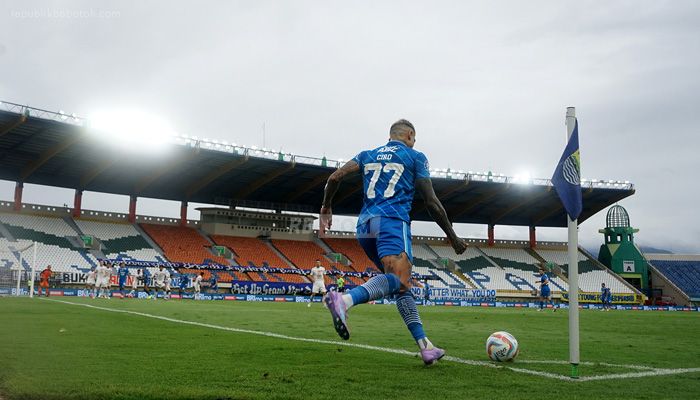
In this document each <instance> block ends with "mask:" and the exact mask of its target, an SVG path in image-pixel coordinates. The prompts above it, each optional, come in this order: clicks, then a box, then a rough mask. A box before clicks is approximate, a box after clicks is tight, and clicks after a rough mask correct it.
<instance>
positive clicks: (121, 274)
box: [117, 268, 129, 282]
mask: <svg viewBox="0 0 700 400" xmlns="http://www.w3.org/2000/svg"><path fill="white" fill-rule="evenodd" d="M117 275H118V276H119V282H126V277H127V276H129V269H128V268H119V271H117Z"/></svg>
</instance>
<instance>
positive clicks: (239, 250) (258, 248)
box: [211, 235, 288, 268]
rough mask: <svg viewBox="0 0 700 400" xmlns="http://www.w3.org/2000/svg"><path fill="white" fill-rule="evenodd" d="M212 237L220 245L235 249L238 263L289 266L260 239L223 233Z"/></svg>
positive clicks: (278, 266)
mask: <svg viewBox="0 0 700 400" xmlns="http://www.w3.org/2000/svg"><path fill="white" fill-rule="evenodd" d="M211 238H212V240H213V241H214V243H216V244H218V245H219V246H226V247H228V248H229V249H231V250H233V252H234V253H236V255H237V257H236V258H235V260H236V262H237V263H238V265H243V266H247V265H248V262H252V263H253V265H256V266H259V267H262V266H263V265H264V264H263V263H267V264H268V265H269V266H270V267H274V268H288V266H287V263H285V262H284V261H283V260H282V259H280V258H279V257H277V254H275V253H274V252H273V251H272V250H270V248H269V247H267V245H266V244H265V243H264V242H263V241H262V240H260V239H256V238H247V237H237V236H221V235H212V236H211Z"/></svg>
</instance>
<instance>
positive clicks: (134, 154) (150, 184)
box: [0, 102, 635, 227]
mask: <svg viewBox="0 0 700 400" xmlns="http://www.w3.org/2000/svg"><path fill="white" fill-rule="evenodd" d="M87 125H88V123H87V121H86V120H85V119H83V118H80V117H77V116H75V115H67V114H64V113H63V112H59V113H54V112H51V111H46V110H41V109H36V108H29V107H26V106H21V105H17V104H13V103H7V102H3V103H0V179H4V180H9V181H16V182H25V183H32V184H39V185H48V186H56V187H63V188H72V189H80V190H88V191H95V192H104V193H112V194H122V195H131V196H139V197H149V198H156V199H166V200H176V201H190V202H197V203H205V204H217V205H227V206H234V205H236V206H245V207H254V208H265V209H277V210H286V211H297V212H312V213H315V212H318V208H319V206H320V204H321V199H322V195H323V186H324V183H325V180H326V178H327V177H328V176H329V175H330V173H331V172H332V171H333V170H335V168H336V167H337V165H338V164H339V163H340V162H341V161H328V160H325V159H323V158H314V157H303V156H298V155H292V154H281V153H278V152H275V151H271V150H266V149H257V148H255V147H251V148H248V147H243V146H238V145H235V144H232V143H231V144H229V143H226V142H217V141H215V140H209V139H198V138H196V137H187V136H179V137H177V138H175V139H173V140H172V142H170V143H168V144H167V151H165V152H153V153H150V152H148V151H145V152H144V151H127V150H119V149H117V148H115V147H114V146H113V144H111V143H110V141H109V138H106V137H100V136H99V135H95V134H92V133H91V130H90V129H89V128H88V127H87ZM145 150H148V149H145ZM432 174H433V177H434V178H433V185H434V186H435V192H436V193H437V195H438V197H439V198H440V199H441V200H442V201H443V204H444V206H445V208H446V210H447V212H448V214H449V215H450V217H451V218H452V219H453V221H454V222H459V223H478V224H493V225H523V226H551V227H564V226H566V214H565V212H564V209H563V208H562V206H561V203H560V201H559V199H558V197H557V195H556V192H555V191H554V190H553V188H552V186H551V183H550V182H549V180H543V179H534V180H530V179H528V180H527V181H525V182H523V181H518V180H517V179H514V178H511V177H506V176H503V175H495V176H493V175H488V174H483V173H477V174H474V173H471V172H463V171H449V170H433V171H432ZM583 187H584V190H583V213H582V214H581V217H580V218H579V221H584V220H586V219H587V218H589V217H590V216H592V215H594V214H595V213H597V212H598V211H600V210H602V209H604V208H606V207H608V206H609V205H611V204H614V203H615V202H617V201H619V200H621V199H624V198H625V197H628V196H631V195H632V194H634V192H635V190H634V186H633V185H632V184H630V183H629V182H618V181H595V182H591V181H587V182H584V183H583ZM360 189H361V181H360V177H359V176H356V177H354V178H352V179H349V180H347V181H346V182H344V183H343V184H342V186H341V188H340V190H339V192H338V194H337V195H336V197H335V201H334V207H333V210H334V213H335V214H338V215H356V214H358V212H359V210H360V206H361V202H362V199H361V197H362V191H361V190H360ZM413 218H414V219H416V220H430V219H431V218H430V216H429V215H428V213H427V211H426V210H425V207H424V206H423V203H422V200H421V199H420V198H419V196H417V197H416V201H415V202H414V205H413Z"/></svg>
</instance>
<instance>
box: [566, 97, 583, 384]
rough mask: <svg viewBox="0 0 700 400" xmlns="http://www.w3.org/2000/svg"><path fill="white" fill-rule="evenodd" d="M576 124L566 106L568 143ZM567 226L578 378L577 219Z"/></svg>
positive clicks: (574, 362)
mask: <svg viewBox="0 0 700 400" xmlns="http://www.w3.org/2000/svg"><path fill="white" fill-rule="evenodd" d="M575 126H576V108H575V107H567V108H566V141H567V143H568V141H569V139H570V138H571V135H572V133H573V131H574V127H575ZM566 219H567V221H568V227H569V244H568V252H569V276H568V278H569V362H570V363H571V377H572V378H574V379H578V364H579V361H580V360H579V358H580V357H579V356H580V355H579V319H578V314H579V310H578V219H575V220H572V219H571V217H569V216H568V214H567V216H566Z"/></svg>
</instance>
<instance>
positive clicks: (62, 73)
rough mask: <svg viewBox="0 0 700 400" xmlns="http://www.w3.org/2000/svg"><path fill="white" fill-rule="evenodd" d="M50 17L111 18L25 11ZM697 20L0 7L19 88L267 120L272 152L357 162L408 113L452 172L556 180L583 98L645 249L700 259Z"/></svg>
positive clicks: (189, 114) (7, 56) (371, 10)
mask: <svg viewBox="0 0 700 400" xmlns="http://www.w3.org/2000/svg"><path fill="white" fill-rule="evenodd" d="M36 9H39V10H43V9H46V10H56V9H57V10H68V11H71V10H72V11H75V10H78V11H81V10H83V11H85V10H88V11H89V10H92V11H93V14H91V16H89V17H84V18H79V17H75V18H66V17H64V18H60V17H48V16H46V15H45V16H44V17H41V16H40V17H36V18H22V17H20V16H18V15H17V12H21V11H25V12H27V11H28V12H31V11H32V10H36ZM95 11H96V12H98V14H97V15H98V16H96V15H95V14H94V12H95ZM104 11H109V12H112V13H113V14H111V15H112V17H110V18H104V17H99V12H104ZM13 13H14V14H13ZM698 20H700V6H699V5H698V3H697V2H693V1H673V2H657V1H653V2H652V1H648V2H640V1H634V2H628V1H610V2H599V1H594V2H588V1H583V2H581V1H567V2H564V1H562V2H555V3H552V2H477V3H469V4H467V3H466V2H447V1H444V2H432V3H425V2H369V1H365V2H353V3H352V4H349V3H343V2H319V1H306V2H293V3H290V2H233V3H219V2H198V3H196V5H195V4H194V3H192V5H190V6H189V7H187V8H179V7H173V6H172V5H171V3H169V2H148V3H143V4H139V3H110V2H80V1H75V2H69V3H64V2H60V3H59V2H55V3H53V2H51V3H30V4H25V3H23V2H15V3H13V4H4V5H3V6H2V9H0V37H2V38H6V39H0V42H2V43H0V73H2V74H3V76H5V77H12V78H11V79H5V80H3V82H2V83H0V90H2V96H1V97H2V98H4V99H8V100H13V101H16V102H21V103H28V104H31V105H35V106H40V107H44V108H48V109H64V110H66V111H70V112H77V113H80V114H89V113H91V112H93V111H95V110H99V109H106V108H110V107H111V108H123V107H125V106H129V107H135V108H141V109H144V110H147V111H149V112H153V113H155V114H159V115H162V116H164V117H165V118H166V119H168V120H169V121H170V122H171V123H173V124H174V125H175V126H177V129H178V130H179V131H181V132H183V133H189V134H195V135H198V136H200V137H202V136H206V137H213V138H218V139H224V140H228V141H233V142H237V143H242V144H248V145H258V146H260V145H262V140H263V138H262V129H261V127H262V125H263V123H264V124H265V127H266V135H265V136H266V137H265V141H266V146H268V147H272V148H275V149H277V148H283V149H284V150H286V151H291V152H295V153H299V154H309V155H321V154H325V155H327V156H329V157H331V158H344V159H347V158H349V157H350V156H352V155H353V154H354V153H356V152H357V151H359V150H361V149H364V148H368V147H373V146H376V145H379V144H381V143H382V141H383V140H385V138H386V136H387V134H386V131H387V128H388V125H389V124H390V123H391V122H392V121H394V120H396V119H398V118H401V117H403V118H408V119H410V120H412V121H413V122H414V124H415V125H416V127H417V129H418V143H417V147H418V148H419V149H420V150H422V151H424V152H425V153H426V154H427V155H428V157H429V158H430V160H431V164H432V165H433V166H435V167H447V166H450V167H452V168H455V169H464V170H475V171H476V170H492V171H494V172H503V173H506V174H509V175H514V174H516V173H519V172H521V171H524V170H527V171H529V172H530V173H531V175H533V176H537V177H549V176H550V175H551V173H552V170H553V168H554V165H555V163H556V161H557V160H558V158H559V156H560V153H561V150H562V148H563V145H564V134H565V133H564V125H563V123H564V111H565V108H566V106H570V105H573V106H576V107H577V112H578V116H579V120H580V126H581V154H582V170H583V175H584V177H586V178H599V179H602V178H606V179H621V180H630V181H633V182H634V183H635V184H636V187H637V193H636V194H635V195H634V196H633V197H632V198H630V199H628V200H625V201H624V202H623V205H624V206H625V207H627V208H628V211H629V212H630V215H631V216H632V221H633V223H634V225H635V226H636V227H638V228H640V229H641V231H640V233H639V235H638V240H640V241H648V244H651V245H654V247H677V248H682V249H684V250H693V251H700V248H699V247H698V245H697V244H695V238H697V237H698V232H697V228H696V227H697V226H698V223H699V222H700V218H698V215H699V214H698V213H697V212H694V211H693V210H694V209H695V202H696V201H695V199H697V197H698V195H699V193H698V191H699V189H698V188H697V187H696V185H693V183H694V182H696V181H697V176H696V171H697V170H698V167H699V166H700V163H699V162H698V161H697V160H698V158H697V156H696V154H695V153H696V152H697V149H698V148H700V135H699V134H698V133H700V132H699V129H698V125H697V124H696V123H695V121H693V119H692V117H693V116H695V115H698V111H700V110H699V108H700V105H699V104H700V103H698V102H697V101H696V97H697V93H698V92H699V91H700V76H699V75H698V74H697V71H698V70H700V68H699V67H700V28H698V24H697V21H698ZM2 187H3V191H2V193H5V195H4V196H3V197H5V198H11V196H12V191H11V185H4V186H2ZM36 190H41V192H40V193H42V196H43V199H44V200H45V201H44V202H48V201H50V200H51V199H52V193H53V192H52V191H51V190H50V189H36ZM39 200H41V199H39ZM66 202H67V201H66ZM102 204H104V207H105V208H114V209H119V210H124V209H125V208H126V205H125V204H123V201H121V200H118V201H117V200H116V199H115V201H114V202H111V201H108V200H105V201H104V202H102ZM144 207H145V206H144ZM169 208H172V212H171V215H176V214H177V213H178V210H179V209H178V207H177V206H176V205H173V206H172V207H171V206H168V209H169ZM154 212H156V213H158V212H160V211H159V210H155V211H154ZM603 224H604V215H598V216H596V217H594V218H592V219H591V220H589V221H588V222H586V223H585V224H583V225H582V227H581V237H582V241H584V242H590V243H599V242H600V241H601V238H600V237H599V236H600V235H599V234H598V232H597V229H598V228H600V227H602V225H603ZM417 228H418V229H417V230H418V233H420V232H430V233H437V232H438V231H437V228H436V227H435V225H430V224H418V225H417ZM460 229H463V230H464V232H466V233H470V234H471V233H474V234H477V233H478V232H479V227H473V226H464V227H462V228H460ZM481 230H482V231H483V234H484V235H485V227H482V228H481ZM559 231H561V232H558V231H553V232H549V231H546V230H543V232H541V233H540V237H541V238H548V239H559V240H565V238H566V236H565V235H566V233H565V230H559ZM496 232H497V236H498V235H499V232H500V234H502V235H503V236H505V237H508V238H519V239H526V238H527V232H526V231H525V230H523V229H520V228H505V227H503V228H502V229H500V228H499V227H497V230H496ZM669 232H673V233H672V234H669Z"/></svg>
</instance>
